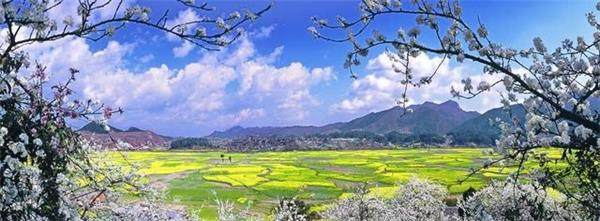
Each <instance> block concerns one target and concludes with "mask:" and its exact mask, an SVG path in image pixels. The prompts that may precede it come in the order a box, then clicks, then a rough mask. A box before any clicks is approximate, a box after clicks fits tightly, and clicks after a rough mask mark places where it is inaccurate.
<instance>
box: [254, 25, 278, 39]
mask: <svg viewBox="0 0 600 221" xmlns="http://www.w3.org/2000/svg"><path fill="white" fill-rule="evenodd" d="M274 29H275V25H269V26H262V27H260V28H259V29H258V30H256V31H253V32H250V36H252V37H253V38H268V37H270V36H271V33H272V32H273V30H274Z"/></svg>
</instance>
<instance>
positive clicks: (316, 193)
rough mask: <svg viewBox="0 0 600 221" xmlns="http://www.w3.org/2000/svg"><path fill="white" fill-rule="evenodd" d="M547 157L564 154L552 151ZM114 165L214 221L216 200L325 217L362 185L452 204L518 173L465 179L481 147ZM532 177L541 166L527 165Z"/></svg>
mask: <svg viewBox="0 0 600 221" xmlns="http://www.w3.org/2000/svg"><path fill="white" fill-rule="evenodd" d="M548 152H549V153H550V157H554V158H558V157H560V153H558V152H556V151H550V150H548ZM110 156H111V158H112V159H113V160H116V161H118V162H120V163H121V164H123V165H128V164H130V163H131V164H135V165H138V166H139V167H140V172H141V173H143V174H146V175H149V177H150V180H151V182H152V185H153V186H155V187H157V188H159V189H162V190H165V191H166V193H167V201H168V202H169V203H170V204H172V205H173V206H178V207H180V206H185V207H186V208H187V210H188V211H189V212H191V213H192V214H200V216H201V217H204V218H209V219H214V217H215V216H216V208H215V199H219V200H223V201H230V202H235V205H236V206H237V207H239V208H249V210H250V211H251V212H252V213H255V214H260V215H262V216H267V214H269V213H270V212H271V210H272V208H273V207H274V205H275V204H276V203H277V201H278V200H279V199H281V198H282V197H297V198H299V199H302V200H304V201H306V202H308V203H309V204H310V205H311V206H312V207H311V208H312V209H313V210H323V209H325V208H326V207H327V205H328V204H329V203H331V202H332V201H333V200H335V199H338V198H343V197H347V196H348V194H351V193H352V191H353V189H354V188H355V187H357V186H359V185H362V184H364V183H366V184H367V186H368V188H369V189H370V191H371V193H370V194H379V195H381V196H391V195H393V193H394V192H395V190H396V187H395V185H396V184H398V183H403V182H406V181H407V180H409V179H411V178H413V177H418V178H425V179H429V180H431V181H433V182H436V183H439V184H441V185H443V186H445V187H446V188H447V190H448V191H449V193H450V197H449V198H448V199H446V203H447V204H449V205H454V204H455V203H456V199H457V197H458V196H460V195H461V194H462V193H463V192H464V191H465V190H467V189H468V188H470V187H472V188H475V189H480V188H482V187H483V186H485V185H487V184H488V183H489V182H491V181H492V180H494V179H500V178H504V177H506V176H507V175H508V174H509V173H510V172H514V171H515V170H516V168H515V167H514V166H507V167H502V168H501V167H491V168H487V169H483V170H481V171H480V172H478V173H476V174H475V175H473V176H472V177H471V178H469V179H467V180H466V181H465V182H462V183H461V182H459V181H460V180H463V179H465V178H466V176H467V175H468V174H469V173H470V171H471V170H472V169H475V168H479V167H480V165H481V164H482V162H483V161H485V160H487V159H495V158H497V157H498V155H494V154H490V153H489V149H483V148H420V149H395V150H346V151H342V150H339V151H293V152H258V153H227V152H195V151H124V152H112V153H110ZM526 166H527V168H528V169H527V170H526V171H525V172H527V171H529V170H530V169H532V168H535V166H536V163H535V162H533V161H531V162H528V163H526Z"/></svg>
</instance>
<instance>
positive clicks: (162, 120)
mask: <svg viewBox="0 0 600 221" xmlns="http://www.w3.org/2000/svg"><path fill="white" fill-rule="evenodd" d="M209 3H210V4H211V5H212V6H215V7H216V8H217V9H218V11H219V12H223V13H224V14H227V13H228V12H230V11H232V10H235V9H240V8H249V9H254V10H256V9H260V8H261V7H264V6H266V5H267V4H270V3H272V2H270V1H249V2H234V1H220V2H219V1H217V2H209ZM129 4H130V5H134V4H140V5H146V6H149V7H150V8H151V9H152V11H153V14H152V15H153V16H158V14H160V12H162V11H163V10H165V9H167V8H169V9H171V12H172V15H173V17H176V16H177V15H178V13H182V15H183V10H184V8H183V7H180V6H178V5H177V4H175V3H174V1H166V0H158V1H137V2H129ZM462 6H463V11H464V16H463V17H464V18H465V19H466V20H467V21H468V22H469V23H470V24H475V22H476V20H477V17H479V18H480V19H481V21H482V22H483V23H484V24H486V27H487V28H488V30H489V32H490V37H491V39H493V40H494V41H496V42H499V43H502V44H503V45H507V46H511V47H514V48H519V49H521V48H526V47H530V45H531V39H532V38H533V37H535V36H540V37H542V38H543V39H544V41H545V42H546V43H547V45H548V46H555V45H557V44H558V43H559V42H560V40H561V39H563V38H565V37H569V38H574V37H576V36H578V35H582V36H584V37H586V38H588V39H589V38H591V33H592V32H591V31H592V30H591V29H590V28H589V27H588V25H587V22H586V19H585V12H588V11H593V10H595V3H593V2H588V1H568V2H567V1H464V2H462ZM337 15H342V16H344V17H347V18H354V17H356V16H358V15H359V11H358V2H357V1H275V2H273V8H272V9H271V10H270V11H269V12H267V13H266V14H265V15H264V17H262V18H260V19H259V20H258V21H256V22H254V23H252V24H250V25H249V26H247V28H246V30H247V31H248V33H249V34H248V35H247V36H245V37H244V38H242V39H240V40H239V41H238V42H236V43H235V44H234V45H232V46H231V47H229V48H227V49H224V50H222V51H220V52H206V51H203V50H202V49H200V48H195V47H189V45H185V43H183V42H182V41H180V40H174V39H172V38H169V37H167V36H166V35H165V34H164V33H160V32H157V31H153V30H149V29H147V28H142V27H138V26H130V27H128V28H127V29H125V30H123V31H121V32H118V33H117V34H116V35H115V36H114V37H112V38H109V39H105V40H102V41H99V42H90V41H85V40H82V39H66V40H61V41H59V42H55V43H52V44H50V45H47V46H43V47H38V48H34V49H31V54H32V57H33V58H35V59H36V60H40V61H43V62H45V63H47V64H48V65H49V66H50V67H51V68H50V70H52V71H54V72H56V73H63V72H64V70H66V68H67V67H75V68H78V69H81V70H82V75H81V76H80V79H79V80H78V85H77V86H76V88H75V90H76V91H77V96H81V97H86V98H87V97H92V98H96V99H99V100H101V101H103V102H105V103H107V104H109V105H113V106H121V107H123V108H124V109H125V111H126V112H125V113H124V114H123V115H122V116H117V117H115V118H114V119H112V120H111V124H113V125H116V126H117V127H123V128H127V127H129V126H136V127H140V128H146V129H152V130H154V131H157V132H158V133H161V134H166V135H171V136H202V135H207V134H209V133H210V132H212V131H214V130H223V129H227V128H229V127H232V126H235V125H241V126H271V125H275V126H282V125H322V124H326V123H332V122H337V121H347V120H351V119H353V118H355V117H357V116H361V115H364V114H366V113H369V112H371V111H379V110H383V109H387V108H390V107H392V106H393V105H394V100H393V99H394V98H395V97H396V96H398V95H399V94H398V93H397V92H398V85H399V84H394V82H395V80H396V79H393V78H389V77H388V76H387V75H386V71H389V70H386V68H387V67H388V66H386V62H385V59H384V58H383V56H381V53H382V50H375V51H372V52H371V53H370V55H369V57H367V59H365V60H364V61H363V63H365V64H367V63H368V64H367V65H364V66H361V67H359V68H358V73H359V75H360V78H359V79H358V80H351V79H350V78H349V76H350V75H349V72H348V71H347V70H346V69H344V68H343V67H342V64H343V59H344V56H345V54H346V53H347V51H348V50H349V45H348V44H338V43H332V42H326V41H323V40H318V39H315V38H313V37H312V36H311V35H310V33H308V32H307V30H306V29H307V28H308V27H309V26H312V22H311V20H310V17H311V16H317V17H321V18H326V19H329V20H332V21H333V20H334V19H335V16H337ZM412 21H413V18H410V17H398V16H387V17H381V18H380V20H379V21H378V22H377V23H376V26H375V27H376V28H378V29H379V30H380V31H382V32H383V33H384V34H385V33H394V32H395V31H396V30H397V29H398V28H399V27H404V28H405V29H409V28H410V27H411V25H412V24H413V22H412ZM425 41H427V39H425ZM436 59H437V60H436ZM436 61H439V57H436V56H435V55H426V56H422V57H421V58H420V61H419V62H418V64H419V65H420V67H419V68H420V69H419V70H421V71H423V72H427V71H428V70H430V69H431V68H432V66H433V64H437V63H435V62H436ZM479 71H480V70H479V68H478V67H477V66H474V65H471V64H468V63H462V64H456V63H454V62H450V63H447V64H445V65H444V67H443V72H444V74H441V75H440V79H438V80H439V81H438V83H436V84H434V85H432V86H431V87H426V88H422V89H419V90H414V91H413V92H412V93H410V94H409V96H410V97H411V98H412V100H411V102H413V103H422V102H424V101H428V100H429V101H436V102H442V101H445V100H448V99H451V96H450V94H449V86H450V85H452V84H456V83H457V82H460V79H462V78H464V77H466V76H470V75H475V74H477V73H478V72H479ZM396 83H397V82H396ZM459 103H460V104H461V106H462V107H463V108H464V109H466V110H476V111H479V112H483V111H485V110H487V109H489V108H492V107H496V106H498V103H499V102H498V98H497V94H496V93H489V94H486V95H483V96H481V97H480V98H477V99H475V100H468V101H465V100H460V101H459ZM76 125H78V124H76Z"/></svg>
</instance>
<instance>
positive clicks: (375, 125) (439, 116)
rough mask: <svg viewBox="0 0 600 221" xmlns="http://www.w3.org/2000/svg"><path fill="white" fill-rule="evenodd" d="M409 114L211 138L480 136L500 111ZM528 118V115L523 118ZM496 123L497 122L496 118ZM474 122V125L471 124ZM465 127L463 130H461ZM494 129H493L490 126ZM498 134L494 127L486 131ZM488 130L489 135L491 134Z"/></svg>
mask: <svg viewBox="0 0 600 221" xmlns="http://www.w3.org/2000/svg"><path fill="white" fill-rule="evenodd" d="M407 110H410V111H405V109H404V108H402V107H393V108H390V109H388V110H384V111H380V112H372V113H369V114H367V115H365V116H362V117H359V118H356V119H354V120H351V121H348V122H339V123H333V124H327V125H324V126H320V127H317V126H289V127H247V128H244V127H240V126H236V127H232V128H230V129H228V130H225V131H216V132H213V133H212V134H210V135H209V136H208V137H213V138H226V139H236V138H243V137H248V136H304V135H310V134H323V133H334V132H349V131H367V132H372V133H376V134H386V133H389V132H392V131H394V132H398V133H402V134H415V135H419V134H439V135H445V134H449V133H453V132H454V130H458V131H459V132H456V133H457V134H462V131H467V130H468V131H469V132H474V133H476V132H477V131H473V130H470V128H471V126H470V124H476V125H477V126H482V127H483V126H485V127H489V126H488V125H484V123H482V122H487V121H486V119H487V118H489V117H494V116H495V115H497V114H496V112H502V111H501V109H500V108H497V109H493V110H490V111H488V112H486V113H484V114H483V115H482V114H480V113H478V112H475V111H465V110H463V109H462V108H461V107H460V106H459V105H458V103H456V102H454V101H451V100H449V101H446V102H443V103H440V104H437V103H433V102H425V103H423V104H418V105H411V106H409V107H407ZM523 117H524V115H523ZM494 119H495V118H494ZM467 122H470V123H467ZM459 126H461V127H459ZM490 126H491V125H490ZM486 129H487V130H494V128H493V127H490V128H486ZM487 130H486V131H487Z"/></svg>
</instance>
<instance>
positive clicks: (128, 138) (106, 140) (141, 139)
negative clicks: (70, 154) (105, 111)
mask: <svg viewBox="0 0 600 221" xmlns="http://www.w3.org/2000/svg"><path fill="white" fill-rule="evenodd" d="M109 128H110V130H109V131H106V130H105V129H104V127H103V126H102V125H100V124H98V123H96V122H90V123H88V124H86V125H85V126H83V127H81V128H80V129H79V130H77V131H78V132H79V133H80V134H81V135H82V136H83V137H84V138H86V139H88V140H89V141H91V142H93V143H95V144H99V145H101V146H102V147H105V148H122V147H117V145H116V143H115V141H123V142H125V143H128V144H129V145H131V148H128V149H167V148H168V147H169V143H170V141H171V140H172V139H173V138H171V137H168V136H163V135H159V134H156V133H154V132H152V131H150V130H142V129H140V128H137V127H130V128H129V129H127V130H121V129H119V128H116V127H113V126H110V125H109Z"/></svg>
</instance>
